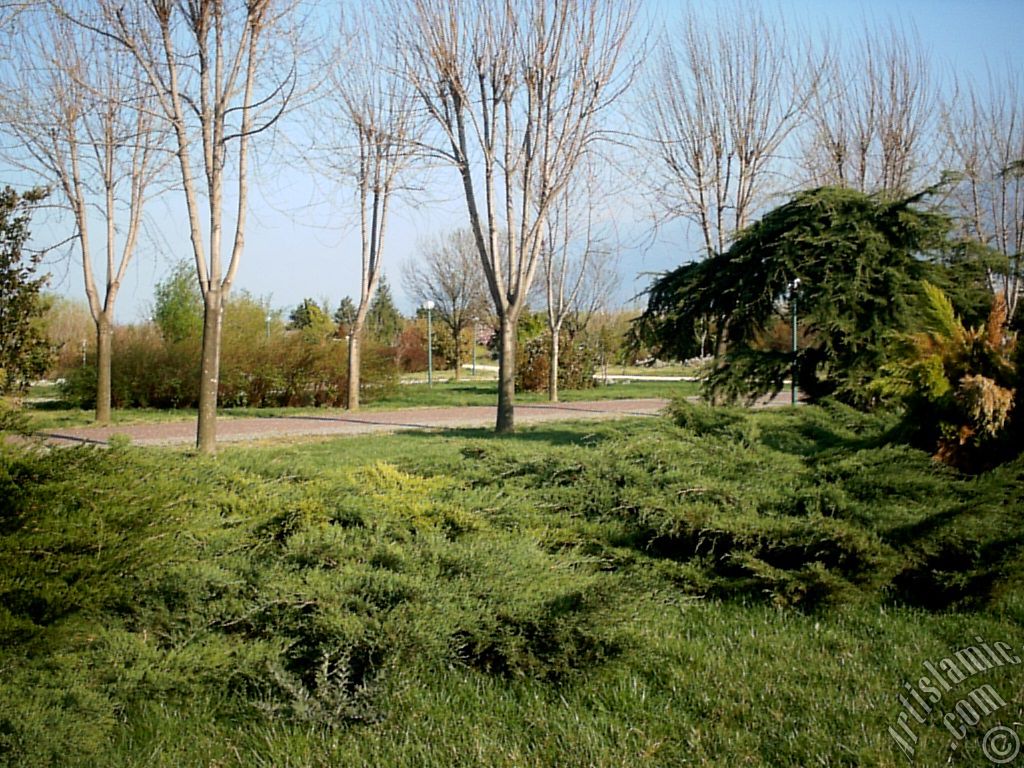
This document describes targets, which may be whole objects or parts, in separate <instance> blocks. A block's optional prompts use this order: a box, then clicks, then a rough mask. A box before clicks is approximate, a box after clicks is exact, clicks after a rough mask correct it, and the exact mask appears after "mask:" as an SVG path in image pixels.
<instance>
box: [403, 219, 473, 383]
mask: <svg viewBox="0 0 1024 768" xmlns="http://www.w3.org/2000/svg"><path fill="white" fill-rule="evenodd" d="M421 251H422V256H421V257H419V258H415V259H410V260H408V261H406V262H405V265H404V266H403V269H402V287H403V288H404V289H405V292H406V295H407V296H408V297H409V298H411V299H413V300H414V301H415V302H416V304H417V306H423V305H425V304H426V303H427V302H428V301H432V302H434V310H433V311H434V312H436V313H437V318H438V319H439V320H440V321H441V322H442V323H444V324H445V325H446V326H447V327H448V330H450V331H451V333H452V338H453V339H454V344H455V379H456V380H458V379H459V377H460V371H459V369H460V368H461V366H462V359H463V349H462V336H463V334H464V333H465V331H466V329H467V328H471V327H473V326H474V325H475V319H476V318H478V317H479V316H480V315H481V314H482V313H484V312H485V311H486V307H487V282H486V280H485V279H484V273H483V271H482V270H481V269H480V257H479V255H478V254H477V248H476V241H475V239H474V237H473V233H472V232H471V231H470V230H468V229H462V230H458V231H456V232H452V233H450V234H449V235H447V236H446V237H444V238H439V239H437V240H434V241H433V242H429V243H425V244H424V245H423V246H421ZM474 343H475V342H474Z"/></svg>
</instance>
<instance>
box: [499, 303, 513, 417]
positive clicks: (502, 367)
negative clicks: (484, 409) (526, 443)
mask: <svg viewBox="0 0 1024 768" xmlns="http://www.w3.org/2000/svg"><path fill="white" fill-rule="evenodd" d="M500 323H501V325H500V328H499V330H498V333H499V341H500V344H501V346H500V349H501V355H500V356H499V357H498V420H497V423H496V424H495V427H494V431H495V432H497V433H498V434H509V433H512V432H514V431H515V413H514V410H515V403H514V402H513V401H514V400H515V395H516V321H515V320H514V319H511V318H509V317H508V316H503V317H501V319H500Z"/></svg>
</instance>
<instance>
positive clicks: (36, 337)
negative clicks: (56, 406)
mask: <svg viewBox="0 0 1024 768" xmlns="http://www.w3.org/2000/svg"><path fill="white" fill-rule="evenodd" d="M45 196H46V192H45V191H44V190H38V189H35V190H29V191H28V192H25V193H19V192H17V191H15V190H14V189H12V188H11V187H6V188H4V189H3V190H2V191H0V394H2V393H6V392H10V391H12V390H19V389H23V388H24V387H26V386H27V385H28V384H29V382H30V381H31V380H32V379H34V378H37V377H39V376H42V375H43V374H45V373H46V369H47V367H48V366H49V363H50V358H51V356H52V350H51V348H50V345H49V344H48V343H47V340H46V338H45V337H44V335H43V331H42V328H41V327H40V318H41V317H42V315H43V312H44V305H43V303H42V297H41V295H40V292H41V291H42V289H43V286H45V285H46V283H47V281H48V279H49V276H48V275H43V276H39V275H37V274H36V271H37V269H38V267H39V261H40V259H41V255H40V254H28V255H26V254H25V252H24V248H25V243H26V242H27V240H28V238H29V229H28V226H29V221H30V219H31V216H32V208H33V206H34V205H35V204H37V203H38V202H39V201H40V200H42V199H43V198H44V197H45Z"/></svg>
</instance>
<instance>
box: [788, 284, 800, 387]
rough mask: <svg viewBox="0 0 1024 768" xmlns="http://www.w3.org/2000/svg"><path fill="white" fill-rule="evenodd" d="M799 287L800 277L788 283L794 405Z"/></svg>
mask: <svg viewBox="0 0 1024 768" xmlns="http://www.w3.org/2000/svg"><path fill="white" fill-rule="evenodd" d="M799 288H800V278H799V277H797V278H794V279H793V281H792V282H791V283H790V284H789V309H790V312H791V313H792V320H793V369H792V371H791V373H790V378H791V379H792V381H791V382H790V403H791V404H792V405H796V400H797V397H796V367H797V366H796V356H797V349H798V347H797V335H796V295H797V290H798V289H799Z"/></svg>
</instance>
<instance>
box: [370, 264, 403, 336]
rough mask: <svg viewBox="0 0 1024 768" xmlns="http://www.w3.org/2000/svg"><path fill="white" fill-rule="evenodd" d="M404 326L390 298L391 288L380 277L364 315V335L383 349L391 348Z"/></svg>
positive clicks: (400, 314) (393, 301) (382, 277)
mask: <svg viewBox="0 0 1024 768" xmlns="http://www.w3.org/2000/svg"><path fill="white" fill-rule="evenodd" d="M404 325H405V322H404V320H403V318H402V313H401V312H399V311H398V307H396V306H395V300H394V299H393V298H392V296H391V286H390V285H388V281H387V279H386V278H385V277H384V276H383V275H381V278H380V284H379V285H378V286H377V293H376V294H375V295H374V297H373V301H371V302H370V308H369V310H368V311H367V313H366V333H367V334H368V335H369V338H370V339H371V340H372V341H375V342H376V343H378V344H380V345H382V346H385V347H393V346H395V344H396V343H397V342H398V337H399V336H400V335H401V333H402V329H403V327H404Z"/></svg>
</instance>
